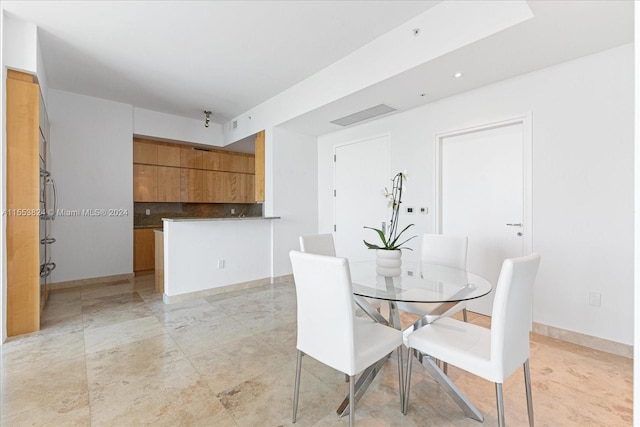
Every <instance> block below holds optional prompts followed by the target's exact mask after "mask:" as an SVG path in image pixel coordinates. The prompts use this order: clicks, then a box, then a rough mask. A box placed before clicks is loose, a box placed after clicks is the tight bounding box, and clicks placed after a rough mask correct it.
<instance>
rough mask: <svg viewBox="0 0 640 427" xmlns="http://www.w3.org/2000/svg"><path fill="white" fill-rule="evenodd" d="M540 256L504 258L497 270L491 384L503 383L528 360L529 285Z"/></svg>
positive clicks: (531, 296) (492, 332) (533, 279)
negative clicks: (498, 274) (498, 271)
mask: <svg viewBox="0 0 640 427" xmlns="http://www.w3.org/2000/svg"><path fill="white" fill-rule="evenodd" d="M539 264H540V254H538V253H534V254H531V255H529V256H525V257H521V258H511V259H506V260H505V261H504V262H503V264H502V269H501V270H500V277H499V278H498V283H497V285H496V293H495V298H494V301H493V311H492V313H491V364H492V366H493V367H494V369H495V372H494V373H493V378H491V380H492V381H494V382H499V383H501V382H504V380H505V379H506V378H507V377H509V376H510V375H511V374H512V373H513V372H514V371H515V370H516V369H517V368H518V367H519V366H520V365H521V364H522V363H523V362H524V361H525V360H527V359H528V358H529V331H530V329H531V316H532V301H533V285H534V283H535V278H536V273H537V271H538V265H539Z"/></svg>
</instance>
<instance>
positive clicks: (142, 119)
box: [133, 107, 223, 147]
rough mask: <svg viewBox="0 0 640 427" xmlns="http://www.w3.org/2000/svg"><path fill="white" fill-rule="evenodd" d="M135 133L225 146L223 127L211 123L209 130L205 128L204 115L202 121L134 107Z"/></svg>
mask: <svg viewBox="0 0 640 427" xmlns="http://www.w3.org/2000/svg"><path fill="white" fill-rule="evenodd" d="M133 133H135V134H136V135H144V136H151V137H156V138H165V139H173V140H175V141H186V142H193V143H196V144H205V145H212V146H214V147H222V145H223V142H222V125H219V124H217V123H213V122H211V123H209V127H208V128H206V127H204V113H202V120H194V119H188V118H185V117H177V116H172V115H170V114H165V113H159V112H157V111H151V110H145V109H143V108H138V107H134V108H133Z"/></svg>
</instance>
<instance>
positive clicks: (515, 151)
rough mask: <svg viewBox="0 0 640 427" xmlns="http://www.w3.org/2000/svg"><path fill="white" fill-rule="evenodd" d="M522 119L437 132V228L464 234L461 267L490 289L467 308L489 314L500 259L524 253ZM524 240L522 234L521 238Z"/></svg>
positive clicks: (450, 232) (525, 227)
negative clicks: (482, 279)
mask: <svg viewBox="0 0 640 427" xmlns="http://www.w3.org/2000/svg"><path fill="white" fill-rule="evenodd" d="M524 128H525V126H524V123H523V122H515V123H509V124H505V125H501V126H497V127H487V128H479V129H477V130H476V131H471V132H466V133H462V134H452V135H451V136H444V137H440V138H439V140H438V143H439V144H440V150H441V157H440V158H441V169H440V171H441V180H440V200H441V211H440V212H441V213H440V230H441V231H442V233H443V234H454V235H463V236H468V238H469V249H468V256H467V269H468V270H469V271H472V272H474V273H477V274H480V275H481V276H483V277H485V278H487V279H489V280H490V281H491V283H492V284H494V290H493V291H492V292H491V294H489V295H488V296H486V297H483V298H480V299H478V300H474V301H470V302H469V303H468V306H467V308H468V309H469V310H471V311H475V312H478V313H482V314H485V315H491V309H492V307H493V296H494V293H495V284H496V282H497V279H498V275H499V273H500V268H501V266H502V262H503V261H504V259H505V258H511V257H518V256H522V255H524V251H525V236H524V233H525V231H528V230H529V229H530V227H529V226H527V224H525V219H526V218H525V217H527V215H525V214H524V196H525V193H526V194H528V192H526V191H525V189H524V184H525V181H524V176H525V175H524V167H523V164H524V157H523V154H524V150H523V147H524V142H525V133H524ZM527 240H528V239H527Z"/></svg>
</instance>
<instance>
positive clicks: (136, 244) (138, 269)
mask: <svg viewBox="0 0 640 427" xmlns="http://www.w3.org/2000/svg"><path fill="white" fill-rule="evenodd" d="M153 230H154V228H134V229H133V271H134V273H136V274H139V273H143V272H152V271H153V269H154V268H155V237H154V235H153Z"/></svg>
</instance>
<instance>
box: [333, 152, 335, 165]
mask: <svg viewBox="0 0 640 427" xmlns="http://www.w3.org/2000/svg"><path fill="white" fill-rule="evenodd" d="M335 162H336V155H335V154H334V155H333V163H335Z"/></svg>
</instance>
